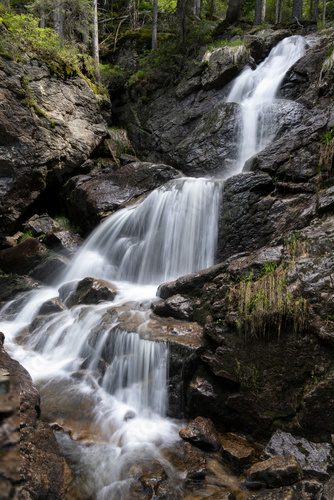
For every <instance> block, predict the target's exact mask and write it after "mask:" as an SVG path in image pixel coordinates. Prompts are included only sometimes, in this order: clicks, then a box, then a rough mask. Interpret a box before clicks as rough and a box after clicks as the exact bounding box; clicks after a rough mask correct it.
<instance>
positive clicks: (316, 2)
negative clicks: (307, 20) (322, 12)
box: [312, 0, 319, 21]
mask: <svg viewBox="0 0 334 500" xmlns="http://www.w3.org/2000/svg"><path fill="white" fill-rule="evenodd" d="M318 17H319V0H314V4H313V17H312V20H313V21H317V20H318Z"/></svg>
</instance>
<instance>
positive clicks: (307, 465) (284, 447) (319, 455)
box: [264, 430, 334, 480]
mask: <svg viewBox="0 0 334 500" xmlns="http://www.w3.org/2000/svg"><path fill="white" fill-rule="evenodd" d="M264 453H265V455H266V456H267V457H268V458H272V457H275V456H277V455H281V456H293V457H295V458H296V460H297V461H298V463H299V465H300V466H301V468H302V469H303V471H304V474H305V476H306V477H309V478H310V477H311V478H312V477H313V478H318V479H321V480H326V479H329V477H330V474H329V471H330V470H331V469H333V466H334V457H333V447H332V446H331V445H330V444H329V443H312V442H310V441H308V440H307V439H305V438H302V437H295V436H292V435H291V434H290V433H288V432H283V431H279V430H278V431H276V432H275V433H274V434H273V435H272V437H271V439H270V441H269V443H268V444H267V446H266V448H265V450H264Z"/></svg>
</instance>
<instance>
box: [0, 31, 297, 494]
mask: <svg viewBox="0 0 334 500" xmlns="http://www.w3.org/2000/svg"><path fill="white" fill-rule="evenodd" d="M304 50H305V41H304V39H303V38H302V37H296V36H294V37H290V38H288V39H285V40H283V42H280V43H279V44H278V45H277V46H276V47H275V48H274V49H273V50H272V51H271V53H270V55H269V56H268V58H267V59H266V60H265V61H264V62H263V63H261V64H260V65H259V66H258V67H257V68H256V69H255V70H252V69H250V68H246V69H245V70H244V71H243V72H242V73H241V75H240V76H239V77H238V78H237V79H236V80H235V82H234V85H233V87H232V89H231V92H230V95H229V98H228V99H229V101H234V102H238V103H239V104H240V106H241V109H242V130H243V133H242V137H241V140H240V157H239V162H238V165H237V167H236V171H238V172H240V171H241V170H242V166H243V164H244V162H245V160H247V159H248V158H249V157H250V156H252V155H253V154H255V153H256V152H258V151H259V150H260V149H262V148H263V147H265V145H266V144H268V142H270V140H272V138H273V137H274V135H275V128H274V127H271V126H270V123H271V122H272V121H273V114H272V112H269V109H270V105H271V104H272V103H273V101H274V100H275V95H276V93H277V90H278V88H279V85H280V83H281V81H282V79H283V77H284V74H285V73H286V71H287V70H288V69H289V67H290V66H291V65H292V64H293V63H294V62H295V61H296V60H297V59H298V58H300V57H301V56H302V55H303V53H304ZM269 121H270V123H269ZM221 187H222V181H220V180H217V179H216V180H213V179H192V178H180V179H177V180H173V181H171V182H169V183H167V184H166V185H165V186H163V187H161V188H159V189H157V190H155V191H153V192H152V193H151V194H150V195H149V196H147V198H146V199H145V200H144V201H142V202H141V203H138V204H137V205H134V206H131V207H129V208H125V209H123V210H120V211H118V212H117V213H116V214H114V215H112V216H110V217H109V218H108V219H106V220H105V221H104V222H103V223H102V224H101V225H100V226H99V227H98V228H97V229H96V230H95V231H94V232H93V233H92V235H91V236H90V237H89V238H88V240H87V241H86V243H85V244H84V245H83V247H82V248H81V249H80V251H79V252H78V253H77V255H76V256H75V257H74V259H73V260H72V262H71V263H70V265H69V266H68V269H67V270H66V272H65V273H64V274H63V275H62V276H60V277H59V279H58V281H57V282H56V283H54V284H53V286H51V287H43V288H39V289H37V290H34V291H31V292H29V293H27V294H25V295H24V297H22V296H20V297H18V298H16V299H15V300H14V301H12V302H10V303H9V304H7V305H6V306H5V307H4V308H3V309H2V311H1V323H0V331H3V332H4V333H5V335H6V347H7V349H8V350H9V351H10V352H11V353H12V354H13V355H14V357H15V358H16V359H18V360H19V361H20V362H21V363H22V364H23V365H24V366H25V367H26V368H27V369H28V371H29V372H30V374H31V375H32V376H33V379H34V380H35V381H36V383H37V384H38V387H39V390H40V392H41V396H42V402H43V413H44V415H46V416H47V418H48V419H49V420H50V421H57V422H58V424H59V423H60V424H61V425H63V426H64V428H66V426H67V425H68V426H69V428H70V429H71V431H72V437H75V435H77V436H79V438H80V439H79V438H78V440H75V439H71V437H70V436H69V435H68V434H66V433H63V432H60V433H58V439H59V442H60V444H61V446H62V449H63V452H64V454H65V456H66V457H67V458H68V460H69V463H70V464H71V467H72V469H73V470H74V473H75V477H76V478H78V482H77V483H76V484H75V490H76V494H77V495H78V491H79V497H80V498H88V497H92V498H98V499H108V500H109V499H128V498H131V494H130V490H131V487H132V486H133V482H132V478H133V477H134V476H135V475H136V470H137V469H136V467H138V464H141V463H142V462H143V461H145V460H148V459H154V460H156V461H158V462H159V463H160V464H162V465H163V467H164V469H165V471H166V474H167V475H168V476H170V478H171V481H172V482H173V483H174V486H175V488H176V489H177V488H178V476H177V473H176V472H175V471H173V469H172V467H171V465H170V464H169V463H168V461H166V459H165V458H164V455H163V453H162V450H163V449H165V448H168V447H170V446H173V444H174V443H175V442H176V441H177V440H178V439H179V438H178V428H179V425H178V424H177V423H176V422H174V421H172V420H171V419H168V418H166V412H167V400H168V395H167V379H168V359H169V352H168V345H167V343H166V342H152V341H150V340H147V339H146V338H143V336H141V334H140V327H138V325H141V324H143V325H144V324H145V323H146V322H147V321H148V319H149V317H150V302H151V301H152V300H153V299H154V296H155V292H156V288H157V286H158V285H159V284H160V283H161V282H164V281H168V280H171V279H174V278H176V277H178V276H181V275H184V274H187V273H190V272H194V271H198V270H200V269H203V268H206V267H209V266H211V265H212V264H213V263H214V258H215V250H216V244H217V227H218V216H219V206H220V198H221ZM90 276H91V277H94V278H100V279H103V280H107V281H108V282H110V283H112V284H113V285H114V286H115V287H116V289H117V295H116V298H115V299H114V300H113V301H110V302H107V301H105V302H101V303H99V304H97V305H84V304H81V305H80V304H79V305H74V306H72V307H70V305H69V304H70V302H69V299H70V298H71V296H72V297H73V295H71V294H73V293H74V291H75V289H76V286H77V283H78V281H79V280H81V279H83V278H85V277H90ZM58 296H60V297H61V299H62V300H63V301H65V303H67V304H68V305H67V306H65V307H63V308H60V309H59V310H58V311H55V312H53V313H51V314H48V315H40V314H39V311H40V309H41V307H42V305H43V304H44V303H45V302H47V301H49V300H50V299H54V298H57V297H58ZM124 314H125V316H126V318H127V320H126V321H127V327H125V326H124V321H123V319H122V318H123V316H124ZM122 315H123V316H122ZM134 318H136V321H133V320H134ZM138 318H139V320H138ZM78 422H79V424H78ZM76 426H79V427H76ZM87 428H89V431H88V432H87ZM85 432H86V434H85ZM88 444H89V446H88Z"/></svg>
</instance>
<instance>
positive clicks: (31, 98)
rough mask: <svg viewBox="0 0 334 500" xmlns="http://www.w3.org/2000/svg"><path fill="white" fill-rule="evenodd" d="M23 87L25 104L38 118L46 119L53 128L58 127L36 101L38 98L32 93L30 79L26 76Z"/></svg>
mask: <svg viewBox="0 0 334 500" xmlns="http://www.w3.org/2000/svg"><path fill="white" fill-rule="evenodd" d="M21 87H22V92H23V96H25V97H24V100H23V103H24V104H25V105H26V106H28V107H29V108H31V109H32V110H33V111H34V112H35V114H36V115H37V116H39V117H40V118H46V119H47V120H48V122H49V124H50V126H51V127H52V128H54V127H55V126H56V122H55V121H54V120H53V119H52V118H50V116H49V115H48V113H47V112H46V111H45V109H43V108H41V107H40V106H39V105H38V103H37V100H36V97H35V95H34V93H33V91H32V89H31V88H30V86H29V79H28V78H27V77H26V76H22V77H21Z"/></svg>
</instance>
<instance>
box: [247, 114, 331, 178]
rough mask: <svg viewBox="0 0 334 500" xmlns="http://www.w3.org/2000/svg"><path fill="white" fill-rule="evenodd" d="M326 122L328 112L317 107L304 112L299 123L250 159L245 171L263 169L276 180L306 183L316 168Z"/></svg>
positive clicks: (315, 173) (316, 171) (316, 172)
mask: <svg viewBox="0 0 334 500" xmlns="http://www.w3.org/2000/svg"><path fill="white" fill-rule="evenodd" d="M327 121H328V116H327V113H323V112H322V111H321V110H320V109H319V110H315V109H314V110H313V111H312V113H309V112H308V113H306V117H305V119H303V120H302V121H301V123H300V124H299V125H296V126H295V127H292V129H291V130H288V131H286V132H285V133H283V134H282V136H281V137H279V138H278V139H277V140H274V141H273V142H272V143H270V144H269V145H268V146H267V147H266V148H265V149H264V150H262V151H261V152H260V153H259V154H258V155H256V156H253V157H252V158H251V159H249V160H248V161H247V162H246V164H245V167H244V170H245V171H254V172H259V171H262V172H266V173H268V174H270V175H271V176H272V177H275V178H276V179H277V180H283V181H292V182H309V181H310V180H311V179H312V178H313V177H315V176H316V175H317V174H318V171H319V161H320V137H321V134H322V132H323V130H324V128H325V126H326V124H327Z"/></svg>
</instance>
